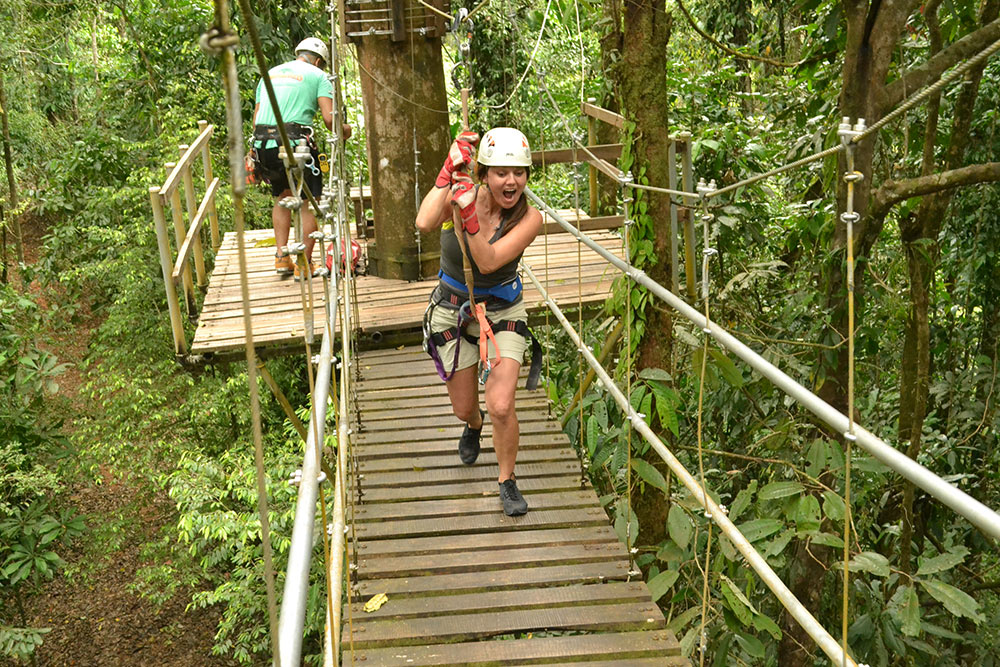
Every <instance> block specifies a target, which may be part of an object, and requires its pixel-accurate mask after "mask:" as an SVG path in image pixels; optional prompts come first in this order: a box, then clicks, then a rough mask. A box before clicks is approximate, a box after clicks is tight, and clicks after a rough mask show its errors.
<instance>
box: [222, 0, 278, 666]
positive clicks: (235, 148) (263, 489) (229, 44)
mask: <svg viewBox="0 0 1000 667" xmlns="http://www.w3.org/2000/svg"><path fill="white" fill-rule="evenodd" d="M231 30H232V28H231V25H230V22H229V3H228V1H227V0H215V26H214V27H213V29H212V32H213V33H214V37H213V36H209V38H208V40H206V43H207V44H209V45H211V43H212V40H213V39H216V40H219V41H220V42H224V43H225V45H224V46H223V45H222V44H220V45H219V46H220V47H221V48H219V51H218V54H219V56H220V57H221V59H222V78H223V85H224V88H225V93H226V122H227V127H228V133H229V164H230V173H232V174H233V175H234V178H233V218H234V221H233V222H234V227H235V231H236V246H237V250H238V257H239V266H240V296H241V300H242V304H243V328H244V331H245V334H246V360H247V383H248V385H249V390H250V416H251V423H252V429H253V443H254V467H255V469H256V478H257V515H258V519H259V521H260V532H261V543H262V550H263V556H264V587H265V590H266V593H267V617H268V624H269V626H270V631H271V657H272V660H273V662H274V665H275V666H276V667H281V654H280V652H279V650H278V649H279V647H278V603H277V595H276V593H275V585H274V562H273V555H272V551H271V526H270V522H269V521H268V503H267V481H266V480H267V476H266V473H265V471H264V436H263V429H262V426H261V415H260V396H259V394H258V387H257V363H256V356H257V355H256V349H255V348H254V343H253V322H252V319H251V316H250V286H249V279H248V276H247V258H246V242H245V239H244V233H243V231H244V214H243V196H244V194H245V193H246V177H245V173H244V160H243V118H242V115H241V104H240V99H239V77H238V75H237V73H236V57H235V56H234V54H233V49H234V48H235V45H236V44H238V43H239V39H238V38H236V39H235V40H234V39H233V38H234V37H236V36H235V35H234V34H233V33H232V32H231Z"/></svg>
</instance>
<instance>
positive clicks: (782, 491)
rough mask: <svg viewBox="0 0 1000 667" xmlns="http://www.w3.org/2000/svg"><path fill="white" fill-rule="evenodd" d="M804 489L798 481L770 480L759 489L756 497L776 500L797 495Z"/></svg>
mask: <svg viewBox="0 0 1000 667" xmlns="http://www.w3.org/2000/svg"><path fill="white" fill-rule="evenodd" d="M804 489H805V487H803V486H802V485H801V484H799V483H798V482H771V483H770V484H766V485H765V486H764V488H763V489H761V490H760V493H759V494H758V495H757V498H758V500H776V499H778V498H786V497H788V496H794V495H797V494H799V493H802V491H803V490H804Z"/></svg>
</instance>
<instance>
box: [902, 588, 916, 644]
mask: <svg viewBox="0 0 1000 667" xmlns="http://www.w3.org/2000/svg"><path fill="white" fill-rule="evenodd" d="M902 591H903V599H902V600H901V601H900V605H899V620H900V621H902V630H903V634H904V635H906V636H907V637H916V636H918V635H919V634H920V600H919V599H918V596H917V588H916V587H915V586H904V587H903V588H902Z"/></svg>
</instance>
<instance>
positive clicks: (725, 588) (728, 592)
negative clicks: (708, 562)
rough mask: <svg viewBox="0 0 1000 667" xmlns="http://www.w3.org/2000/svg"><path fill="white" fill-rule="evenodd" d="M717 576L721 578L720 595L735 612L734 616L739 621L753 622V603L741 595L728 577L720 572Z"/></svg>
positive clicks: (744, 622)
mask: <svg viewBox="0 0 1000 667" xmlns="http://www.w3.org/2000/svg"><path fill="white" fill-rule="evenodd" d="M719 578H720V579H721V580H722V597H724V598H725V599H726V603H727V604H728V605H729V608H730V609H731V610H732V611H733V613H734V614H736V618H738V619H739V621H740V623H742V624H743V625H750V624H751V623H752V622H753V615H754V614H756V613H757V610H756V609H754V607H753V605H752V604H750V600H748V599H747V598H746V596H745V595H743V591H741V590H740V589H739V587H737V586H736V584H734V583H733V581H732V580H731V579H730V578H729V577H727V576H726V575H724V574H720V575H719Z"/></svg>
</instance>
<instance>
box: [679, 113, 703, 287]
mask: <svg viewBox="0 0 1000 667" xmlns="http://www.w3.org/2000/svg"><path fill="white" fill-rule="evenodd" d="M678 137H679V138H680V140H681V141H683V142H684V161H683V162H682V163H681V179H682V187H681V190H683V191H684V192H694V167H693V166H692V164H691V133H690V132H686V131H685V132H681V133H680V134H679V135H678ZM693 202H694V200H693V198H691V197H685V198H684V204H685V205H687V206H688V207H689V208H688V210H687V216H686V219H685V220H684V274H685V277H686V278H687V292H688V300H689V301H691V302H692V303H694V302H695V301H696V300H697V298H698V295H697V294H696V292H695V285H694V282H695V280H694V277H695V263H694V216H693V215H691V209H690V207H691V206H692V205H693Z"/></svg>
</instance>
